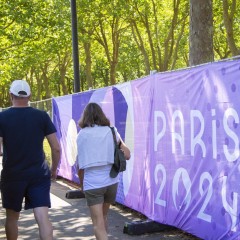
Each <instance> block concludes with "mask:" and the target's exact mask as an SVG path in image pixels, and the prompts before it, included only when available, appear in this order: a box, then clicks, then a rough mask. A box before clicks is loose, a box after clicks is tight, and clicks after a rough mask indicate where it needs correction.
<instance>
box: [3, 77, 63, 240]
mask: <svg viewBox="0 0 240 240" xmlns="http://www.w3.org/2000/svg"><path fill="white" fill-rule="evenodd" d="M30 96H31V90H30V87H29V85H28V83H27V82H26V81H24V80H15V81H13V82H12V85H11V87H10V97H11V100H12V107H11V108H9V109H7V110H5V111H3V112H0V144H1V143H2V144H3V159H2V166H3V169H2V172H1V182H0V189H1V195H2V205H3V208H5V209H6V223H5V230H6V236H7V239H8V240H15V239H17V238H18V220H19V216H20V211H21V209H22V203H23V199H25V206H24V207H25V209H33V212H34V217H35V219H36V222H37V224H38V227H39V235H40V239H41V240H52V239H53V229H52V224H51V222H50V221H49V216H48V208H49V207H51V203H50V185H51V177H52V178H53V179H55V178H56V176H57V166H58V163H59V159H60V145H59V143H58V140H57V137H56V128H55V126H54V125H53V123H52V121H51V119H50V117H49V115H48V114H47V113H46V112H45V111H41V110H38V109H35V108H32V107H30V106H29V105H28V102H29V98H30ZM45 137H46V138H47V140H48V142H49V145H50V147H51V152H52V164H51V169H50V168H49V166H48V164H47V163H46V160H45V155H44V151H43V141H44V138H45Z"/></svg>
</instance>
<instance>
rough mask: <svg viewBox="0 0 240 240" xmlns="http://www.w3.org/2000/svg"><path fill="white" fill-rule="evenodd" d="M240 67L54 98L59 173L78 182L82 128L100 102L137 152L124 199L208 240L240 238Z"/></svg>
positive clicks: (125, 177) (123, 184)
mask: <svg viewBox="0 0 240 240" xmlns="http://www.w3.org/2000/svg"><path fill="white" fill-rule="evenodd" d="M239 79H240V61H239V60H234V61H228V62H218V63H212V64H206V65H202V66H199V67H195V68H189V69H184V70H179V71H175V72H165V73H157V74H154V75H152V76H148V77H145V78H142V79H139V80H135V81H131V82H128V83H124V84H119V85H116V86H113V87H107V88H102V89H98V90H93V91H89V92H84V93H79V94H74V95H69V96H64V97H58V98H55V99H54V100H53V113H54V114H53V116H54V122H55V124H56V126H57V129H58V137H59V139H60V142H61V145H62V148H63V154H62V159H61V164H60V167H59V175H60V176H63V177H65V178H67V179H70V180H72V181H75V182H78V176H77V172H76V165H75V161H76V154H77V153H76V136H77V133H78V131H79V128H78V125H77V122H78V120H79V118H80V115H81V113H82V110H83V108H84V107H85V105H86V104H87V103H88V102H97V103H99V104H100V105H101V106H102V108H103V110H104V112H105V113H106V115H107V116H108V117H109V119H110V121H111V123H112V125H115V126H116V127H117V129H118V131H119V132H120V134H121V136H122V137H123V139H124V140H125V142H126V144H127V145H128V146H129V148H130V149H131V152H132V156H131V159H130V160H129V161H128V162H127V170H126V171H125V172H124V173H122V174H121V177H120V184H119V189H118V194H117V201H118V202H119V203H122V204H124V205H126V206H128V207H130V208H132V209H135V210H137V211H139V212H141V213H143V214H144V215H146V216H147V217H149V218H150V219H152V220H155V221H158V222H160V223H164V224H169V225H172V226H176V227H178V228H180V229H182V230H184V231H187V232H189V233H191V234H194V235H196V236H198V237H200V238H203V239H238V238H239V239H240V227H239V219H240V209H239V207H240V203H239V201H240V183H239V179H240V165H239V158H240V150H239V148H240V141H239V136H240V125H239V115H240V100H239V99H240V81H239Z"/></svg>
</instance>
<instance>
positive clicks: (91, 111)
mask: <svg viewBox="0 0 240 240" xmlns="http://www.w3.org/2000/svg"><path fill="white" fill-rule="evenodd" d="M78 124H79V126H80V127H81V128H85V127H93V126H94V125H95V124H96V125H99V126H110V121H109V119H108V118H107V117H106V115H105V114H104V112H103V110H102V108H101V107H100V106H99V105H98V104H97V103H88V104H87V106H86V107H85V109H84V111H83V114H82V116H81V118H80V120H79V122H78Z"/></svg>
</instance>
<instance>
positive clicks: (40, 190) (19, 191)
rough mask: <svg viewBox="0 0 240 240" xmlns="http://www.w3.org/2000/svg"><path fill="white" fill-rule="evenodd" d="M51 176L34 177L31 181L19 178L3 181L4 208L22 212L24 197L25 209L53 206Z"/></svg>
mask: <svg viewBox="0 0 240 240" xmlns="http://www.w3.org/2000/svg"><path fill="white" fill-rule="evenodd" d="M50 186H51V180H50V178H49V177H45V178H37V179H32V180H30V181H26V180H18V181H8V182H5V181H4V182H1V196H2V205H3V208H7V209H11V210H14V211H16V212H20V211H21V209H22V203H23V199H24V198H25V206H24V209H25V210H27V209H32V208H36V207H51V202H50Z"/></svg>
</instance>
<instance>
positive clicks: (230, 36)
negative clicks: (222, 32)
mask: <svg viewBox="0 0 240 240" xmlns="http://www.w3.org/2000/svg"><path fill="white" fill-rule="evenodd" d="M222 4H223V20H224V25H225V28H226V32H227V41H228V45H229V48H230V51H231V53H232V55H233V56H237V55H239V54H240V51H239V49H238V48H237V46H236V43H235V40H234V31H233V17H234V14H235V12H236V0H233V1H232V4H231V11H230V12H229V11H228V8H229V3H228V0H223V2H222Z"/></svg>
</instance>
